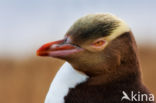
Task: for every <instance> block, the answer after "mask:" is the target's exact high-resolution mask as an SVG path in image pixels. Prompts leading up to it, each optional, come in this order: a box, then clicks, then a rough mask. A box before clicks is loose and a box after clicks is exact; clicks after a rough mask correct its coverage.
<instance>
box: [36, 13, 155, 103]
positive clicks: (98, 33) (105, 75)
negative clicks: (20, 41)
mask: <svg viewBox="0 0 156 103" xmlns="http://www.w3.org/2000/svg"><path fill="white" fill-rule="evenodd" d="M37 55H38V56H46V57H54V58H58V59H62V60H65V61H66V62H65V64H64V65H63V66H62V67H61V68H60V70H59V71H58V72H57V74H56V77H55V78H54V80H53V82H52V84H51V86H50V89H49V92H48V94H47V96H46V100H45V103H155V101H154V96H153V95H152V93H150V91H149V90H148V89H147V88H146V87H145V85H144V84H143V82H142V78H141V77H142V75H141V67H140V63H139V58H138V55H137V45H136V42H135V39H134V36H133V33H132V31H131V29H130V27H129V26H128V24H127V23H126V22H125V21H123V20H122V19H120V18H118V17H117V16H115V15H113V14H110V13H100V14H99V13H97V14H88V15H86V16H83V17H81V18H80V19H78V20H77V21H76V22H75V23H74V24H73V25H72V26H71V27H70V28H69V30H68V31H67V32H66V33H65V36H64V38H63V39H61V40H58V41H54V42H50V43H46V44H44V45H43V46H41V47H40V48H39V49H38V50H37ZM143 95H147V96H146V97H145V96H143ZM143 97H144V98H143Z"/></svg>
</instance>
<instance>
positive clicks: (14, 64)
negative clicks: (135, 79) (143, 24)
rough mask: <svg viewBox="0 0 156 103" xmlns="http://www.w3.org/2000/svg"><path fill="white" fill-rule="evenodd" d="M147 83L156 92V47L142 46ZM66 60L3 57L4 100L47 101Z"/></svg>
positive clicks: (0, 92)
mask: <svg viewBox="0 0 156 103" xmlns="http://www.w3.org/2000/svg"><path fill="white" fill-rule="evenodd" d="M139 57H140V61H141V66H142V72H143V79H144V83H145V84H146V86H147V87H148V88H149V89H150V90H151V91H152V92H153V93H154V94H155V95H156V80H155V78H156V75H155V74H156V48H142V47H141V48H140V49H139ZM62 63H63V61H61V60H58V59H53V58H41V57H30V58H28V59H24V60H16V59H8V58H3V59H2V58H1V59H0V103H43V102H44V99H45V96H46V93H47V91H48V88H49V85H50V83H51V81H52V79H53V77H54V75H55V73H56V72H57V70H58V69H59V68H60V66H61V64H62Z"/></svg>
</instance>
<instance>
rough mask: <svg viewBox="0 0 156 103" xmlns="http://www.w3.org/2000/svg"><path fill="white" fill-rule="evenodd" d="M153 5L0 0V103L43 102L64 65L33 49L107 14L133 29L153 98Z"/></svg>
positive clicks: (119, 0)
mask: <svg viewBox="0 0 156 103" xmlns="http://www.w3.org/2000/svg"><path fill="white" fill-rule="evenodd" d="M155 11H156V1H155V0H129V1H126V0H109V1H108V0H0V103H43V102H44V99H45V96H46V93H47V91H48V88H49V85H50V83H51V81H52V79H53V77H54V75H55V73H56V72H57V70H58V69H59V67H60V66H61V65H62V63H63V62H64V61H61V60H57V59H53V58H41V57H37V56H36V55H35V52H36V50H37V49H38V48H39V47H40V46H41V45H42V44H44V43H46V42H50V41H53V40H57V39H60V38H62V37H63V36H64V34H65V33H66V31H67V30H68V28H69V27H70V26H71V25H72V23H73V22H74V21H75V20H76V19H78V18H79V17H81V16H83V15H86V14H89V13H98V12H100V13H101V12H111V13H113V14H115V15H117V16H119V17H120V18H122V19H124V20H125V21H126V22H127V23H128V24H129V25H130V27H131V28H132V31H133V33H134V36H135V38H136V41H137V44H138V52H139V57H140V62H141V66H142V72H143V80H144V83H145V84H146V85H147V87H148V88H149V89H150V90H151V91H152V93H154V94H155V95H156V80H155V78H156V20H155V18H156V13H155Z"/></svg>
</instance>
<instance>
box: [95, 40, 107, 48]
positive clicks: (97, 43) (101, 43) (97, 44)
mask: <svg viewBox="0 0 156 103" xmlns="http://www.w3.org/2000/svg"><path fill="white" fill-rule="evenodd" d="M104 44H105V41H104V40H99V41H96V42H94V43H93V44H92V45H93V46H96V47H100V46H102V45H104Z"/></svg>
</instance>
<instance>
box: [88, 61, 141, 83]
mask: <svg viewBox="0 0 156 103" xmlns="http://www.w3.org/2000/svg"><path fill="white" fill-rule="evenodd" d="M113 82H117V83H124V84H125V83H126V84H127V83H128V84H130V83H133V82H141V74H140V69H139V64H137V61H133V62H131V64H130V63H123V64H122V63H121V65H119V66H118V67H116V68H114V71H112V72H108V73H107V72H106V73H103V74H100V75H96V76H90V78H89V79H88V84H89V85H105V84H107V85H108V84H112V83H113Z"/></svg>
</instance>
